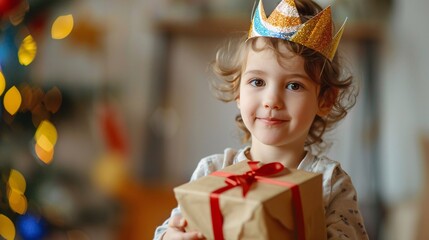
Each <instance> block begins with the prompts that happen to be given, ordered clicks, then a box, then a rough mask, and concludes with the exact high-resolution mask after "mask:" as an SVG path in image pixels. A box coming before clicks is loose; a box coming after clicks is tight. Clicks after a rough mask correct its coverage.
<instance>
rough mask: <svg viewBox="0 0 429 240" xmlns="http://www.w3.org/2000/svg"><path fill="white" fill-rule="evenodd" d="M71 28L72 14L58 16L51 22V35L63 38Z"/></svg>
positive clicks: (54, 37) (55, 37)
mask: <svg viewBox="0 0 429 240" xmlns="http://www.w3.org/2000/svg"><path fill="white" fill-rule="evenodd" d="M72 30H73V15H71V14H69V15H64V16H59V17H57V19H55V21H54V23H53V24H52V29H51V35H52V38H53V39H63V38H65V37H67V36H68V35H69V34H70V33H71V31H72Z"/></svg>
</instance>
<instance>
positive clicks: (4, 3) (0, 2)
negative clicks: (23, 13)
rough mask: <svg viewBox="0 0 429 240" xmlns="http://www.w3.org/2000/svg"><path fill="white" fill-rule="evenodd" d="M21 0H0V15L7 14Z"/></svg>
mask: <svg viewBox="0 0 429 240" xmlns="http://www.w3.org/2000/svg"><path fill="white" fill-rule="evenodd" d="M22 1H23V0H0V17H1V16H4V15H7V14H8V13H9V12H10V11H12V10H13V9H15V8H16V7H17V6H19V5H20V4H21V2H22Z"/></svg>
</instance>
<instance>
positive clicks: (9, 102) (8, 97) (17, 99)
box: [3, 86, 22, 115]
mask: <svg viewBox="0 0 429 240" xmlns="http://www.w3.org/2000/svg"><path fill="white" fill-rule="evenodd" d="M21 102H22V98H21V93H20V92H19V91H18V89H17V88H16V87H15V86H12V87H11V88H10V89H9V90H7V92H6V94H5V95H4V99H3V105H4V108H5V109H6V111H7V112H8V113H9V114H10V115H15V113H16V112H17V111H18V109H19V107H20V106H21Z"/></svg>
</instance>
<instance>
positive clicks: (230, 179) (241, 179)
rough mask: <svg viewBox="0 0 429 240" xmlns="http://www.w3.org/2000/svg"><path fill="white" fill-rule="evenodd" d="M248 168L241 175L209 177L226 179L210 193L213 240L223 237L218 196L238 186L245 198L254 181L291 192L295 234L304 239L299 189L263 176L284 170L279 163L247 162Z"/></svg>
mask: <svg viewBox="0 0 429 240" xmlns="http://www.w3.org/2000/svg"><path fill="white" fill-rule="evenodd" d="M247 163H248V164H249V167H250V169H251V170H250V171H247V172H245V173H244V174H241V175H231V174H230V173H225V172H220V171H217V172H214V173H212V174H211V175H213V176H219V177H226V179H225V182H226V184H227V185H226V186H224V187H221V188H219V189H217V190H215V191H213V192H211V193H210V206H211V208H210V209H211V215H212V227H213V233H214V239H215V240H224V237H223V230H222V226H223V216H222V212H221V210H220V204H219V197H220V194H221V193H223V192H225V191H227V190H229V189H231V188H234V187H236V186H240V187H241V188H242V189H243V197H245V196H246V194H247V192H248V191H249V189H250V187H251V186H252V184H253V183H254V182H256V181H263V182H267V183H271V184H277V185H282V186H287V187H290V188H291V190H292V197H293V200H294V201H293V202H294V205H295V216H296V221H297V230H298V231H297V232H298V239H300V240H301V239H305V233H304V223H303V216H302V206H301V198H300V193H299V187H298V186H297V185H296V184H293V183H287V182H280V181H276V180H271V179H268V178H265V177H264V176H270V175H274V174H277V173H279V172H281V171H282V170H283V169H284V166H283V165H282V164H281V163H279V162H272V163H268V164H265V165H263V166H262V167H258V163H259V162H256V161H249V162H247Z"/></svg>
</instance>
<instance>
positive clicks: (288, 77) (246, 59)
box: [155, 0, 368, 239]
mask: <svg viewBox="0 0 429 240" xmlns="http://www.w3.org/2000/svg"><path fill="white" fill-rule="evenodd" d="M298 13H299V15H298ZM315 21H319V22H318V23H317V24H315ZM304 23H305V24H304ZM343 26H344V25H343ZM331 27H332V22H331V16H330V8H327V9H324V10H322V9H321V8H320V7H319V6H318V5H317V4H316V3H314V2H312V1H307V0H295V1H293V0H282V2H280V3H279V5H278V6H277V8H276V9H275V10H274V11H273V13H271V15H270V17H269V18H267V17H266V16H265V12H264V10H263V5H262V3H261V2H260V3H259V6H258V8H257V9H256V11H255V15H254V18H253V21H252V26H251V29H250V32H249V35H248V36H247V37H246V38H245V39H243V40H242V41H240V42H239V44H238V45H237V46H236V47H233V45H231V44H229V45H227V46H226V47H225V48H223V49H220V50H219V51H218V54H217V56H216V61H215V62H214V64H213V69H214V72H215V73H216V74H217V75H218V76H219V78H220V80H221V81H219V82H216V83H215V84H214V85H213V86H214V88H213V89H214V90H215V91H216V93H217V96H218V97H219V99H221V100H222V101H226V102H229V101H235V102H236V103H237V106H238V108H239V110H240V115H239V116H237V117H236V121H237V123H238V125H239V127H240V128H241V129H242V130H244V133H245V134H244V141H245V142H250V145H249V146H247V147H245V148H243V149H240V150H234V149H230V148H228V149H226V150H225V151H224V153H223V154H217V155H211V156H208V157H206V158H203V159H202V160H201V161H200V162H199V164H198V166H197V168H196V170H195V172H194V173H193V175H192V177H191V181H192V180H195V179H198V178H200V177H202V176H205V175H208V174H210V173H212V172H214V171H217V170H219V169H222V168H224V167H226V166H229V165H231V164H234V163H237V162H239V161H244V160H256V161H262V162H265V163H268V162H281V163H282V164H284V166H286V167H288V168H296V169H300V170H304V171H309V172H318V173H322V174H323V199H324V206H325V216H326V228H327V234H328V236H327V237H328V239H368V236H367V233H366V231H365V227H364V225H363V221H362V217H361V215H360V212H359V210H358V204H357V197H356V191H355V189H354V186H353V184H352V182H351V179H350V177H349V176H348V175H347V174H346V172H345V171H344V170H342V169H341V167H340V164H339V163H337V162H335V161H332V160H330V159H328V158H327V157H325V156H320V155H317V156H316V154H315V153H314V150H315V149H319V150H322V149H323V140H322V136H323V134H324V132H325V131H326V130H329V129H330V128H332V127H333V125H334V124H335V123H337V122H338V121H339V120H341V119H343V118H344V117H345V116H346V114H347V111H348V110H349V109H350V108H351V107H352V106H353V105H354V103H355V99H356V94H354V93H353V91H352V90H353V86H352V77H345V78H344V77H343V76H342V72H341V70H340V64H339V61H338V57H337V56H335V52H336V48H337V46H338V41H339V39H340V38H341V34H342V30H343V27H342V28H341V29H340V31H339V34H337V35H336V36H335V37H332V36H331V35H330V32H332V30H331ZM327 33H328V34H327ZM185 225H186V220H185V219H183V218H181V216H180V209H179V208H176V209H174V210H173V211H172V216H171V218H170V219H169V220H167V221H166V222H165V223H164V224H163V225H162V226H159V227H158V228H157V229H156V232H155V239H204V236H202V234H201V233H198V232H185V230H184V227H185Z"/></svg>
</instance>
